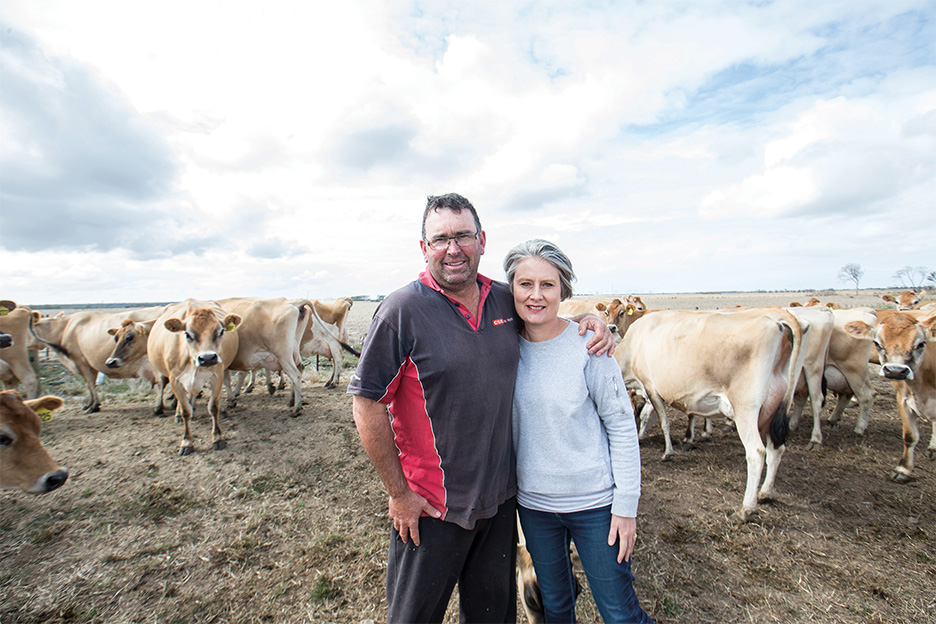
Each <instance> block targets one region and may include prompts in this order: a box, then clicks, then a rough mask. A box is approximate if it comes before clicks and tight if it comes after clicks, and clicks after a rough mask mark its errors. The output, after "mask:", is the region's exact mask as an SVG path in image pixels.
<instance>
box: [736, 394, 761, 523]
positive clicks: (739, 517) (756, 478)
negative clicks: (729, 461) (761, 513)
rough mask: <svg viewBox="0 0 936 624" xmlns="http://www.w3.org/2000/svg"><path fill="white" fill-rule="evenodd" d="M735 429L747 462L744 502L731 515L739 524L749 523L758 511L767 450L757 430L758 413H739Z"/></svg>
mask: <svg viewBox="0 0 936 624" xmlns="http://www.w3.org/2000/svg"><path fill="white" fill-rule="evenodd" d="M735 427H736V428H737V430H738V436H740V438H741V443H742V444H743V445H744V457H745V460H746V462H747V484H746V485H745V487H744V500H743V501H742V503H741V509H739V510H738V511H736V512H734V513H733V514H732V515H731V519H732V520H733V521H734V522H737V523H738V524H741V523H744V522H747V520H748V518H750V516H751V514H752V513H754V511H755V510H756V509H757V488H758V486H759V485H760V480H761V475H762V474H763V471H764V462H765V461H766V455H767V449H766V447H764V442H763V440H761V437H760V432H759V431H758V429H757V412H754V413H753V414H749V413H739V414H737V415H736V418H735Z"/></svg>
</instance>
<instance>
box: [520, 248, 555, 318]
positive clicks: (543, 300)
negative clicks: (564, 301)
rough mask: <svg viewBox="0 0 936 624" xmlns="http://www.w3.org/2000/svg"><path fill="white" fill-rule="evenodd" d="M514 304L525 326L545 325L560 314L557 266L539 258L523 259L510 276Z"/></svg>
mask: <svg viewBox="0 0 936 624" xmlns="http://www.w3.org/2000/svg"><path fill="white" fill-rule="evenodd" d="M512 287H513V296H514V307H515V308H516V309H517V314H518V315H519V316H520V318H521V319H523V322H524V323H526V324H527V325H533V326H536V325H546V324H548V323H551V322H554V321H555V320H556V318H557V317H558V315H559V300H560V299H561V297H562V282H561V281H560V280H559V269H557V268H556V267H554V266H553V265H552V264H550V263H549V262H547V261H546V260H543V259H542V258H524V259H523V260H521V261H520V262H519V263H518V264H517V270H516V272H515V273H514V277H513V284H512Z"/></svg>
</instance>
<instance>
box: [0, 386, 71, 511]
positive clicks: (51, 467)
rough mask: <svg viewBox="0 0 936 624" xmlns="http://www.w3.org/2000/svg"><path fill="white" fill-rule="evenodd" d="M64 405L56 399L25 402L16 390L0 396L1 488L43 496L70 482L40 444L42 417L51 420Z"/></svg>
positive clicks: (63, 469) (64, 471) (62, 467)
mask: <svg viewBox="0 0 936 624" xmlns="http://www.w3.org/2000/svg"><path fill="white" fill-rule="evenodd" d="M62 403H63V401H62V399H60V398H58V397H54V396H44V397H42V398H41V399H32V400H29V401H24V400H23V398H22V397H21V396H20V395H19V393H17V392H16V391H15V390H7V391H5V392H0V487H4V488H20V489H22V490H23V491H24V492H29V493H31V494H42V493H45V492H51V491H52V490H54V489H55V488H57V487H59V486H61V485H62V484H63V483H65V481H66V479H68V468H65V467H64V466H59V465H58V464H57V463H55V461H54V460H53V459H52V458H51V457H50V456H49V453H48V451H46V450H45V448H44V447H43V446H42V442H41V441H40V440H39V432H40V431H41V430H42V421H41V420H40V417H39V414H43V417H46V416H45V415H46V414H48V415H49V416H48V418H47V419H50V418H51V413H52V412H53V411H55V410H57V409H58V408H60V407H62ZM37 412H38V413H37Z"/></svg>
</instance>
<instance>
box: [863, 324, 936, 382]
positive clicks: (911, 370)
mask: <svg viewBox="0 0 936 624" xmlns="http://www.w3.org/2000/svg"><path fill="white" fill-rule="evenodd" d="M845 331H846V332H847V333H849V334H851V335H853V336H858V337H860V338H869V337H870V338H871V339H872V340H873V344H874V348H875V349H877V352H878V361H880V363H881V373H880V374H881V376H882V377H887V378H888V379H892V380H894V381H911V380H913V379H914V375H915V372H916V370H917V369H918V368H919V364H920V362H922V361H923V356H924V354H925V353H926V341H927V340H932V339H934V338H936V316H931V317H929V318H923V319H920V318H918V317H915V316H914V315H911V314H904V313H897V314H894V315H891V316H888V317H886V318H884V319H883V320H882V321H881V322H879V323H878V324H877V327H874V328H872V327H871V326H869V325H868V324H867V323H863V322H861V321H852V322H851V323H847V324H846V325H845Z"/></svg>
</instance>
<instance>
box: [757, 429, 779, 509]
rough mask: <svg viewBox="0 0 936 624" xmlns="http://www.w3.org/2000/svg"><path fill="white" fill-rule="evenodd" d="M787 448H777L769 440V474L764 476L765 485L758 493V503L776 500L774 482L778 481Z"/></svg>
mask: <svg viewBox="0 0 936 624" xmlns="http://www.w3.org/2000/svg"><path fill="white" fill-rule="evenodd" d="M785 448H786V447H785V446H784V445H781V446H780V448H775V447H774V445H773V441H772V440H770V439H769V437H768V439H767V473H766V474H765V475H764V484H763V485H762V486H761V489H760V492H758V493H757V500H758V502H761V503H763V502H766V501H772V500H773V499H774V481H776V479H777V469H778V468H779V467H780V458H781V457H783V451H784V450H785Z"/></svg>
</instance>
